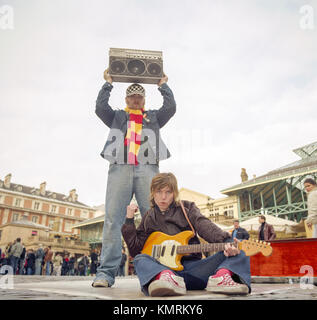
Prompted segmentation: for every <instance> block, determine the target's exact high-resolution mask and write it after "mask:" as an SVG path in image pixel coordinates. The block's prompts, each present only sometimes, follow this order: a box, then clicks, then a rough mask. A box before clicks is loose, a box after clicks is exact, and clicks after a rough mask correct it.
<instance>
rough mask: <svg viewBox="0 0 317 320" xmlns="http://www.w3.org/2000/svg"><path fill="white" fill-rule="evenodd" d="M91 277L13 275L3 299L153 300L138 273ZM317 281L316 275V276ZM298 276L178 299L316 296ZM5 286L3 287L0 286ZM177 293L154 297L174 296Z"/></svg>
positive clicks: (256, 280)
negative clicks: (106, 281) (102, 283)
mask: <svg viewBox="0 0 317 320" xmlns="http://www.w3.org/2000/svg"><path fill="white" fill-rule="evenodd" d="M92 279H93V278H92V277H56V276H50V277H49V276H14V278H13V283H12V285H13V288H12V289H5V288H4V285H5V284H4V277H2V278H0V300H153V298H151V297H146V296H144V295H143V294H142V293H141V291H140V287H139V282H138V279H137V278H136V277H135V276H129V277H120V278H117V279H116V283H115V285H114V286H113V287H111V288H93V287H92V286H91V283H92ZM315 284H316V278H315ZM304 287H306V288H304ZM304 287H303V284H300V283H299V279H298V278H291V279H290V278H287V279H285V278H284V279H281V278H273V279H272V278H256V277H255V278H253V279H252V293H251V294H250V295H248V296H244V297H241V296H226V295H221V294H211V293H208V292H206V291H203V290H202V291H188V293H187V295H185V296H181V297H177V300H180V301H181V300H316V299H317V286H316V285H311V286H310V288H309V286H307V285H304ZM1 288H2V289H1ZM175 298H176V297H164V298H155V300H175Z"/></svg>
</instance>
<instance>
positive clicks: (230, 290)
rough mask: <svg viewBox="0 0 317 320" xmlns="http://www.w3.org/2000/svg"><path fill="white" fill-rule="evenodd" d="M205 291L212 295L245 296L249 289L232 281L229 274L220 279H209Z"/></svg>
mask: <svg viewBox="0 0 317 320" xmlns="http://www.w3.org/2000/svg"><path fill="white" fill-rule="evenodd" d="M206 290H207V291H209V292H213V293H224V294H241V295H247V294H248V293H249V288H248V286H247V285H245V284H241V283H237V282H235V281H233V279H232V278H231V276H230V275H229V274H225V275H223V276H221V277H216V278H212V277H209V279H208V283H207V287H206Z"/></svg>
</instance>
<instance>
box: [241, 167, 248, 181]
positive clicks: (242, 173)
mask: <svg viewBox="0 0 317 320" xmlns="http://www.w3.org/2000/svg"><path fill="white" fill-rule="evenodd" d="M240 177H241V181H242V182H245V181H248V175H247V172H246V170H245V168H241V175H240Z"/></svg>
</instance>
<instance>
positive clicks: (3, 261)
mask: <svg viewBox="0 0 317 320" xmlns="http://www.w3.org/2000/svg"><path fill="white" fill-rule="evenodd" d="M3 251H4V252H2V251H1V249H0V269H1V268H2V267H3V266H6V265H8V266H10V267H12V269H13V271H12V272H13V274H15V275H46V276H51V275H54V276H87V275H92V276H94V275H95V274H96V272H97V267H98V266H99V264H100V252H99V251H98V250H97V249H93V250H91V252H90V255H87V254H85V255H82V256H80V257H76V256H75V255H72V254H69V253H68V252H66V251H64V252H53V251H52V248H51V246H48V247H46V248H43V246H42V245H41V244H40V245H39V246H38V248H36V249H35V248H33V249H32V248H30V249H26V248H25V246H24V245H23V243H22V241H21V238H17V239H16V240H15V241H14V242H13V243H9V244H8V245H7V246H6V248H5V250H3ZM125 260H126V258H125ZM4 270H5V268H2V272H1V271H0V272H1V273H7V272H8V271H7V270H5V271H4ZM118 275H124V268H122V267H120V270H119V268H118Z"/></svg>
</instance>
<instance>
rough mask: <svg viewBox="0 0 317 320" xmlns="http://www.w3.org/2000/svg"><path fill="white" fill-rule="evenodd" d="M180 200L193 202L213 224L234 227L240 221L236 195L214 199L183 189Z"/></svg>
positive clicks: (180, 191) (180, 192)
mask: <svg viewBox="0 0 317 320" xmlns="http://www.w3.org/2000/svg"><path fill="white" fill-rule="evenodd" d="M179 195H180V199H183V200H188V201H193V202H195V204H196V206H197V207H198V208H199V209H200V212H201V213H202V214H203V215H204V216H205V217H207V218H208V219H210V220H211V221H212V222H215V223H217V224H222V225H232V224H233V220H234V219H238V216H239V213H238V199H237V197H236V196H235V195H233V196H228V197H223V198H219V199H213V198H211V197H210V196H207V195H205V194H202V193H199V192H196V191H193V190H190V189H186V188H181V189H180V190H179Z"/></svg>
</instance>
